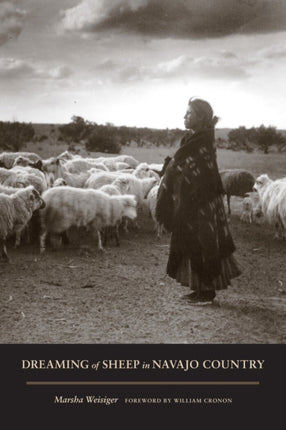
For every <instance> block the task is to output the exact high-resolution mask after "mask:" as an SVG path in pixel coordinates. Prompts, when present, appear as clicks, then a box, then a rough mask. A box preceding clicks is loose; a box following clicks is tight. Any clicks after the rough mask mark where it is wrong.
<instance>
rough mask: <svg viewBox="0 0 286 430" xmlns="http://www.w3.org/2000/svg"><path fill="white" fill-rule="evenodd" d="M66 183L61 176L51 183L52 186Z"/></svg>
mask: <svg viewBox="0 0 286 430" xmlns="http://www.w3.org/2000/svg"><path fill="white" fill-rule="evenodd" d="M66 185H67V183H66V181H65V180H64V179H63V178H57V179H56V180H55V181H54V183H53V187H61V186H66Z"/></svg>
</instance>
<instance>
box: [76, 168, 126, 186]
mask: <svg viewBox="0 0 286 430" xmlns="http://www.w3.org/2000/svg"><path fill="white" fill-rule="evenodd" d="M88 173H90V176H89V178H88V179H87V180H86V182H85V184H84V188H93V189H95V190H96V189H99V188H101V187H102V186H103V185H107V184H111V183H112V182H113V181H115V179H116V178H118V177H119V175H121V174H122V173H121V172H98V171H94V169H90V170H89V171H88Z"/></svg>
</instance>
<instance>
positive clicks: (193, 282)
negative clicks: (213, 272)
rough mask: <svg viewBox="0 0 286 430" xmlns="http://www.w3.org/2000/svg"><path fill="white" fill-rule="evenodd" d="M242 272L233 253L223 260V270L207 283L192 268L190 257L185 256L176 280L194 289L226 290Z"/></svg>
mask: <svg viewBox="0 0 286 430" xmlns="http://www.w3.org/2000/svg"><path fill="white" fill-rule="evenodd" d="M240 274H241V270H240V269H239V266H238V263H237V261H236V260H235V258H234V256H233V255H231V256H229V257H227V258H225V259H223V260H222V261H221V272H220V274H219V275H218V276H217V277H216V278H214V279H213V280H212V281H211V282H210V283H208V284H205V283H204V282H203V281H202V279H200V277H199V275H198V274H197V273H196V272H195V271H194V270H192V262H191V259H190V258H187V257H186V258H183V259H182V262H181V264H180V266H179V267H178V270H177V274H176V281H177V282H179V283H180V284H182V285H183V286H185V287H190V288H191V289H192V290H194V291H197V292H199V291H214V290H225V289H226V288H227V287H228V286H229V285H231V279H233V278H236V277H237V276H239V275H240Z"/></svg>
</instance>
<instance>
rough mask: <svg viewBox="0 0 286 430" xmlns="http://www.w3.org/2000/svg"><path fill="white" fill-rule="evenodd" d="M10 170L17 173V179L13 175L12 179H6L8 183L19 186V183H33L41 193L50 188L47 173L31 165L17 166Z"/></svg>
mask: <svg viewBox="0 0 286 430" xmlns="http://www.w3.org/2000/svg"><path fill="white" fill-rule="evenodd" d="M10 172H11V173H12V174H14V173H15V174H16V181H14V179H13V177H12V179H11V180H10V181H9V180H7V181H6V185H10V186H18V185H17V184H19V183H22V184H24V186H28V185H33V186H34V187H35V188H36V190H37V191H38V192H39V193H40V194H42V193H43V192H44V191H45V190H46V189H47V188H48V183H47V179H46V176H45V174H44V173H43V172H41V171H40V170H38V169H34V168H33V167H29V166H26V167H23V166H15V167H12V169H10ZM14 184H15V185H14Z"/></svg>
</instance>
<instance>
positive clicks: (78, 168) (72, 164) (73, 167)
mask: <svg viewBox="0 0 286 430" xmlns="http://www.w3.org/2000/svg"><path fill="white" fill-rule="evenodd" d="M65 167H66V169H67V170H68V171H69V172H70V173H82V172H87V171H88V170H89V169H91V168H92V167H96V168H97V169H99V170H103V171H108V170H109V169H108V168H107V167H106V166H105V165H104V164H103V163H101V162H98V161H96V159H92V158H89V159H85V158H73V159H72V160H68V161H66V163H65Z"/></svg>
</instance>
